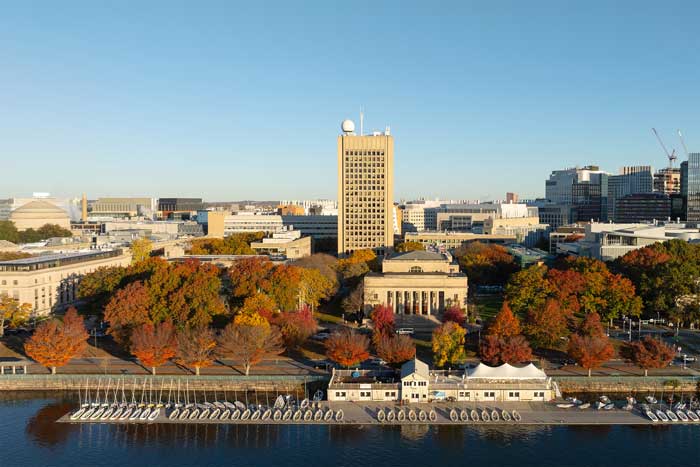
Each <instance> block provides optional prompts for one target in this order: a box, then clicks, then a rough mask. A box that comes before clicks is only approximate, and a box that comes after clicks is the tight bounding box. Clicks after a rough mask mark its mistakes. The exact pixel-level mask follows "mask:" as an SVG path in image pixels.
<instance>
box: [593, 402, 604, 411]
mask: <svg viewBox="0 0 700 467" xmlns="http://www.w3.org/2000/svg"><path fill="white" fill-rule="evenodd" d="M604 407H605V403H604V402H602V401H597V402H596V403H595V408H596V410H603V408H604Z"/></svg>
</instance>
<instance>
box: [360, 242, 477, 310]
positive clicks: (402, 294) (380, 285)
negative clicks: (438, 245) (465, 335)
mask: <svg viewBox="0 0 700 467" xmlns="http://www.w3.org/2000/svg"><path fill="white" fill-rule="evenodd" d="M467 290H468V281H467V276H466V275H465V274H463V273H461V272H459V266H458V265H457V264H455V263H453V261H452V256H451V255H450V254H449V253H434V252H429V251H411V252H408V253H403V254H399V255H396V256H394V257H392V258H387V259H384V261H383V262H382V272H381V273H368V274H367V275H366V276H365V278H364V310H365V312H369V311H371V310H372V308H374V307H375V306H376V305H386V306H388V307H390V308H391V309H392V310H393V311H394V313H399V314H411V315H432V316H435V315H439V314H440V313H442V312H443V311H445V310H446V309H447V308H449V307H451V306H459V307H460V308H463V309H465V308H466V306H467Z"/></svg>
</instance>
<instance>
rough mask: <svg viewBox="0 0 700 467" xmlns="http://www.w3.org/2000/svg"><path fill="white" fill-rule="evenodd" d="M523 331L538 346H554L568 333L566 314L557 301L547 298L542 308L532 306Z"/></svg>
mask: <svg viewBox="0 0 700 467" xmlns="http://www.w3.org/2000/svg"><path fill="white" fill-rule="evenodd" d="M525 331H526V334H527V335H528V337H529V338H530V340H531V341H532V343H533V344H534V345H536V346H539V347H548V348H552V347H555V346H556V344H558V343H559V342H560V341H561V339H560V338H561V337H565V336H566V335H567V334H568V328H567V319H566V315H565V314H564V312H563V311H562V309H561V306H560V305H559V302H558V301H557V300H555V299H552V298H550V299H548V300H547V302H546V303H545V305H544V308H542V309H537V308H532V309H530V311H529V312H528V314H527V321H526V323H525Z"/></svg>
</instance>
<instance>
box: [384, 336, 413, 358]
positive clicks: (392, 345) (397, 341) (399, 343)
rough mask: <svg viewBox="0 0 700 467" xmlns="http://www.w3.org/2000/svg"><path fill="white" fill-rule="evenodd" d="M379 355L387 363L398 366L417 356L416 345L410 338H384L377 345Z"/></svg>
mask: <svg viewBox="0 0 700 467" xmlns="http://www.w3.org/2000/svg"><path fill="white" fill-rule="evenodd" d="M376 347H377V355H379V357H380V358H381V359H382V360H384V361H386V362H387V363H390V364H393V365H396V364H400V363H403V362H406V361H408V360H410V359H412V358H413V357H415V356H416V345H415V344H414V343H413V339H411V338H410V337H409V336H405V335H400V336H382V338H381V339H380V340H379V342H378V343H377V344H376Z"/></svg>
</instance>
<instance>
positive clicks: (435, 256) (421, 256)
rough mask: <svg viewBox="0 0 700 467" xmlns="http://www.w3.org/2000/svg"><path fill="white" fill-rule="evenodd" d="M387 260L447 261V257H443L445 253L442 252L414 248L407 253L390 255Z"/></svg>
mask: <svg viewBox="0 0 700 467" xmlns="http://www.w3.org/2000/svg"><path fill="white" fill-rule="evenodd" d="M389 261H447V258H445V255H443V254H442V253H435V252H432V251H425V250H416V251H409V252H407V253H400V254H398V255H396V256H393V257H391V258H390V259H389Z"/></svg>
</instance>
